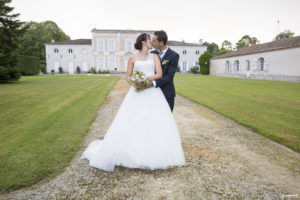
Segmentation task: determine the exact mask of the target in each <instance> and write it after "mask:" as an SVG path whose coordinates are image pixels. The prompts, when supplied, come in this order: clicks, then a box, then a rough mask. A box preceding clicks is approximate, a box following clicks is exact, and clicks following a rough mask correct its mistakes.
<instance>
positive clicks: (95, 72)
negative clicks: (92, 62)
mask: <svg viewBox="0 0 300 200" xmlns="http://www.w3.org/2000/svg"><path fill="white" fill-rule="evenodd" d="M89 72H91V73H92V74H97V71H96V69H95V68H94V67H92V68H91V69H90V70H89Z"/></svg>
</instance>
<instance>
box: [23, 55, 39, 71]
mask: <svg viewBox="0 0 300 200" xmlns="http://www.w3.org/2000/svg"><path fill="white" fill-rule="evenodd" d="M17 69H18V70H19V71H20V72H21V74H22V75H34V74H39V72H40V58H39V57H36V56H25V55H18V56H17Z"/></svg>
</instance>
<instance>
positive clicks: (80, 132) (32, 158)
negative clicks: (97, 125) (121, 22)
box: [0, 75, 119, 192]
mask: <svg viewBox="0 0 300 200" xmlns="http://www.w3.org/2000/svg"><path fill="white" fill-rule="evenodd" d="M118 79H119V78H118V77H99V76H85V75H60V76H22V77H21V79H20V80H19V81H18V82H16V83H9V84H0V191H1V192H7V191H9V190H13V189H17V188H20V187H23V186H28V185H31V184H34V183H36V182H37V181H39V180H42V179H44V180H45V179H46V178H48V177H53V176H55V175H57V174H59V173H61V172H62V171H63V169H64V167H66V166H67V165H68V163H69V161H70V160H71V159H72V157H73V156H74V155H75V154H76V152H78V150H79V148H80V145H81V143H82V141H83V138H84V136H85V135H86V133H87V132H88V131H89V125H90V124H91V123H92V122H93V121H94V119H95V117H96V111H97V110H98V109H99V107H100V106H101V105H102V104H103V102H104V101H105V99H106V96H107V94H108V93H109V91H110V89H111V88H112V87H113V86H114V84H115V83H116V81H117V80H118Z"/></svg>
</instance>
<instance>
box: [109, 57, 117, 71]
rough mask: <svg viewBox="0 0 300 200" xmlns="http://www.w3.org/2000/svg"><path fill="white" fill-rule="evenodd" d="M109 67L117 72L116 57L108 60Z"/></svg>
mask: <svg viewBox="0 0 300 200" xmlns="http://www.w3.org/2000/svg"><path fill="white" fill-rule="evenodd" d="M108 67H109V69H111V70H115V67H116V62H115V57H109V58H108Z"/></svg>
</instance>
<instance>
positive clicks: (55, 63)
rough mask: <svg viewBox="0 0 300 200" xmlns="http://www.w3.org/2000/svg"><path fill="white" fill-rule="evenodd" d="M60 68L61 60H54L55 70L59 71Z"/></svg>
mask: <svg viewBox="0 0 300 200" xmlns="http://www.w3.org/2000/svg"><path fill="white" fill-rule="evenodd" d="M58 68H59V62H58V61H55V62H54V71H55V72H58Z"/></svg>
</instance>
